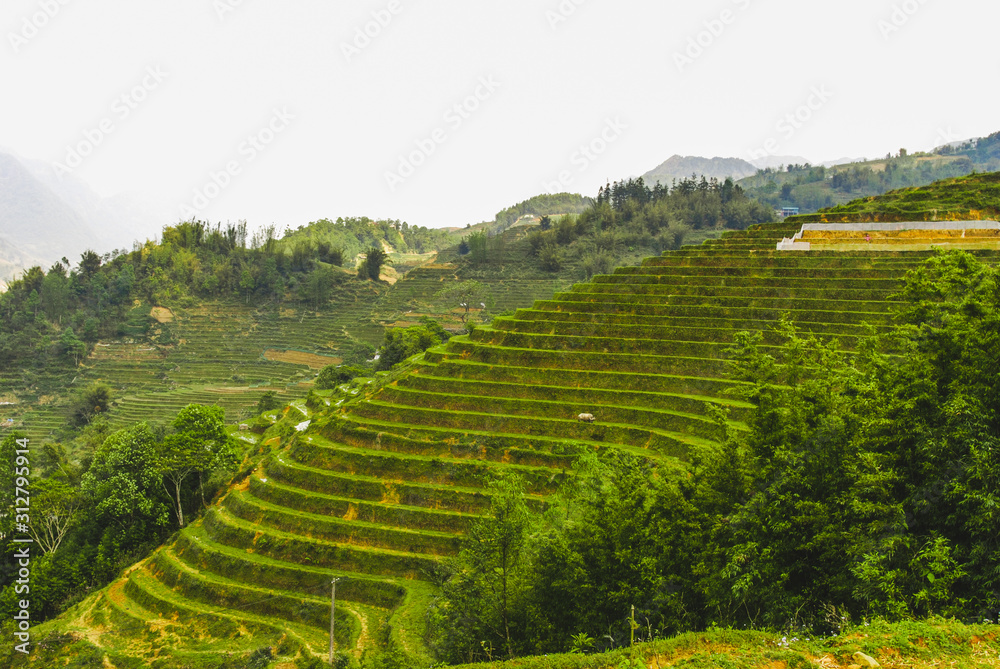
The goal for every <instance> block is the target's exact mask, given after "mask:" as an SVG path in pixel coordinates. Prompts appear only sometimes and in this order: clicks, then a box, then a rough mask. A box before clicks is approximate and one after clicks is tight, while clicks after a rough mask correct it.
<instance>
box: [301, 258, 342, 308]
mask: <svg viewBox="0 0 1000 669" xmlns="http://www.w3.org/2000/svg"><path fill="white" fill-rule="evenodd" d="M335 279H336V275H335V274H334V270H333V269H332V268H330V267H317V268H316V269H314V270H313V271H312V272H310V273H309V274H308V276H306V278H305V280H304V281H303V282H302V286H301V289H300V294H301V296H302V298H303V299H305V300H308V301H309V302H311V303H312V305H313V308H314V309H316V310H317V311H318V310H319V309H320V308H321V307H322V306H323V305H325V304H326V303H327V302H328V301H329V300H330V295H331V294H332V293H333V286H334V281H335Z"/></svg>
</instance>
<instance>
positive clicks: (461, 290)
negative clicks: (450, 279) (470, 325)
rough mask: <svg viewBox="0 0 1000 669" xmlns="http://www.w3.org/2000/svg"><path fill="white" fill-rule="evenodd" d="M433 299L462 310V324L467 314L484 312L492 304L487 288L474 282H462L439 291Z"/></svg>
mask: <svg viewBox="0 0 1000 669" xmlns="http://www.w3.org/2000/svg"><path fill="white" fill-rule="evenodd" d="M434 298H435V299H438V300H442V301H444V302H448V303H451V304H457V306H459V307H461V308H462V309H463V313H462V323H465V321H466V319H468V317H469V312H470V311H472V310H473V309H479V310H481V311H486V310H487V309H488V308H489V306H490V305H491V304H492V303H493V298H492V296H491V295H490V289H489V287H488V286H487V285H486V284H484V283H481V282H479V281H475V280H473V281H462V282H460V283H457V284H454V285H452V286H449V287H448V288H444V289H442V290H439V291H438V292H437V293H435V294H434Z"/></svg>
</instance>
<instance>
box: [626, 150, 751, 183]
mask: <svg viewBox="0 0 1000 669" xmlns="http://www.w3.org/2000/svg"><path fill="white" fill-rule="evenodd" d="M756 173H757V168H756V167H754V166H753V165H752V164H750V163H748V162H747V161H745V160H743V159H741V158H701V157H699V156H678V155H674V156H672V157H671V158H670V159H668V160H667V161H666V162H664V163H662V164H661V165H660V166H659V167H657V168H656V169H653V170H650V171H649V172H646V173H645V174H643V175H642V178H643V179H644V180H645V181H646V183H647V184H649V185H650V186H653V185H655V184H656V183H657V182H659V183H661V184H663V185H664V186H669V185H670V184H671V182H673V180H674V179H678V180H680V179H686V178H688V177H690V176H691V175H692V174H695V175H697V176H699V177H700V176H702V175H704V176H705V177H707V178H709V179H712V178H715V179H719V180H720V181H721V180H723V179H726V178H727V177H732V179H733V180H734V181H736V180H738V179H742V178H744V177H748V176H751V175H753V174H756Z"/></svg>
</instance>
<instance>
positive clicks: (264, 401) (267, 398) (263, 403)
mask: <svg viewBox="0 0 1000 669" xmlns="http://www.w3.org/2000/svg"><path fill="white" fill-rule="evenodd" d="M279 406H281V404H280V403H279V402H278V393H276V392H275V391H273V390H268V391H265V392H264V394H263V395H261V396H260V399H259V400H258V401H257V413H258V415H259V414H262V413H264V412H265V411H270V410H272V409H277V408H278V407H279Z"/></svg>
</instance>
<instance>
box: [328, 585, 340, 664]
mask: <svg viewBox="0 0 1000 669" xmlns="http://www.w3.org/2000/svg"><path fill="white" fill-rule="evenodd" d="M339 580H340V579H339V578H335V579H333V580H331V581H330V588H331V589H330V666H331V667H332V666H334V664H333V626H334V618H333V611H334V607H335V606H336V605H337V581H339Z"/></svg>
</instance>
